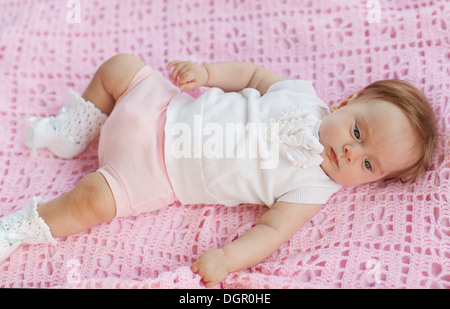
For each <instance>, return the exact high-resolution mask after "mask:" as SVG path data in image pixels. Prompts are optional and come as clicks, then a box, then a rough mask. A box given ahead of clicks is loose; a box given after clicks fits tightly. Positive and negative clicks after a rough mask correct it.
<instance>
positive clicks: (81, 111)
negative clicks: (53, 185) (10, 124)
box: [25, 90, 108, 159]
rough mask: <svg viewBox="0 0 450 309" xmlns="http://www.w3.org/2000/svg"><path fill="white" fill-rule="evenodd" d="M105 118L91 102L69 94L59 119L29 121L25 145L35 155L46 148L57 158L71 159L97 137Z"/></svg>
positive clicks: (73, 92)
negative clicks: (39, 149) (37, 150)
mask: <svg viewBox="0 0 450 309" xmlns="http://www.w3.org/2000/svg"><path fill="white" fill-rule="evenodd" d="M107 117H108V116H107V115H106V114H104V113H103V112H102V111H101V110H99V109H98V108H97V107H96V106H95V105H94V104H93V103H92V102H89V101H86V100H85V99H84V98H83V97H81V96H80V95H79V94H78V93H76V92H75V91H73V90H69V99H68V102H67V105H66V106H65V107H64V108H62V109H61V111H60V113H59V115H58V116H56V117H46V118H40V117H30V118H31V120H33V122H32V123H31V124H30V126H29V127H28V129H27V131H26V133H25V145H27V146H28V147H29V148H30V149H31V150H32V152H33V154H34V155H36V149H37V148H47V149H48V150H50V151H51V152H53V154H55V155H56V156H58V157H60V158H63V159H70V158H73V157H75V156H76V155H78V154H80V153H81V152H82V151H83V150H84V149H85V148H86V147H87V146H88V145H89V143H90V142H91V141H92V140H93V139H94V138H95V137H97V136H98V134H99V133H100V129H101V127H102V126H103V124H104V123H105V121H106V119H107Z"/></svg>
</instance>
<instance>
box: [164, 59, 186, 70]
mask: <svg viewBox="0 0 450 309" xmlns="http://www.w3.org/2000/svg"><path fill="white" fill-rule="evenodd" d="M181 62H183V61H182V60H172V61H170V62H169V63H168V64H167V69H168V70H170V68H172V67H173V66H175V65H177V64H179V63H181Z"/></svg>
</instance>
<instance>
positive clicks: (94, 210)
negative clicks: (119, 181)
mask: <svg viewBox="0 0 450 309" xmlns="http://www.w3.org/2000/svg"><path fill="white" fill-rule="evenodd" d="M74 193H75V194H74V195H73V198H74V204H75V205H77V206H76V207H77V209H78V211H80V212H81V214H82V215H84V216H86V220H95V221H98V222H108V221H111V220H112V219H113V218H114V217H115V202H114V197H113V195H112V193H111V190H110V189H109V186H108V184H107V182H106V180H105V179H104V178H103V176H102V175H101V174H100V173H92V174H89V175H87V176H85V177H84V178H83V179H82V180H81V181H80V182H79V183H78V185H77V186H76V188H75V192H74Z"/></svg>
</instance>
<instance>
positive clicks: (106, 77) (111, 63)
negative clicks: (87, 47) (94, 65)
mask: <svg viewBox="0 0 450 309" xmlns="http://www.w3.org/2000/svg"><path fill="white" fill-rule="evenodd" d="M144 66H145V62H143V61H142V60H141V59H140V58H138V57H136V56H133V55H130V54H117V55H115V56H113V57H111V58H110V59H108V60H107V61H105V62H104V63H103V64H102V65H101V66H100V68H99V69H98V71H97V74H99V75H100V77H101V79H102V82H103V85H104V87H105V88H106V90H107V91H108V92H109V93H110V94H112V95H113V97H114V99H117V98H118V97H120V96H121V95H122V94H123V92H124V91H125V90H126V89H127V88H128V86H129V85H130V83H131V81H132V80H133V78H134V76H135V75H136V73H137V72H138V71H139V70H140V69H141V68H142V67H144Z"/></svg>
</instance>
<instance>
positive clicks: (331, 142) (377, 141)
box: [0, 54, 435, 287]
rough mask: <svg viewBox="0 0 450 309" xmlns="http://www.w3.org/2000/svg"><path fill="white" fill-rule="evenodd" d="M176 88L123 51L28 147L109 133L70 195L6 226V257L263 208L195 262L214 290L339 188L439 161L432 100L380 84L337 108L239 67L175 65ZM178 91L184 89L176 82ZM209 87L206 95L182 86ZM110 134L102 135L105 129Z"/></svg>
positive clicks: (53, 146)
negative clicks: (110, 229) (108, 230)
mask: <svg viewBox="0 0 450 309" xmlns="http://www.w3.org/2000/svg"><path fill="white" fill-rule="evenodd" d="M167 68H168V69H173V71H172V81H173V83H171V82H170V81H168V80H167V79H165V78H164V77H163V76H162V75H161V73H159V72H157V71H155V70H152V69H151V68H150V67H149V66H147V65H146V64H145V63H144V62H142V61H141V60H140V59H138V58H136V57H134V56H131V55H126V54H119V55H116V56H114V57H112V58H111V59H109V60H108V61H106V62H105V63H103V64H102V65H101V66H100V68H99V69H98V70H97V72H96V73H95V75H94V77H93V79H92V80H91V82H90V83H89V85H88V87H87V89H86V90H85V92H84V93H83V95H82V96H80V95H79V94H77V93H75V92H73V91H70V92H69V99H68V103H67V105H66V106H65V107H64V108H63V109H62V110H61V112H60V114H59V115H58V116H56V117H48V118H36V119H34V121H33V122H32V124H31V125H30V127H29V128H28V130H27V132H26V136H25V143H26V145H27V146H28V147H30V148H31V149H32V151H33V152H34V153H35V152H36V149H37V148H47V149H48V150H50V151H52V152H53V153H54V154H55V155H56V156H58V157H61V158H72V157H74V156H76V155H77V154H79V153H80V152H82V151H83V150H84V149H85V148H86V146H87V145H88V144H89V143H90V142H91V141H92V140H93V139H94V138H95V137H96V136H97V135H98V134H99V133H100V142H99V162H100V168H99V170H98V171H96V172H94V173H91V174H88V175H87V176H85V177H84V178H83V179H82V180H81V181H80V182H79V183H78V184H77V185H76V187H75V188H74V189H73V190H71V191H70V192H68V193H66V194H63V195H62V196H60V197H58V198H56V199H54V200H52V201H49V202H47V203H46V202H44V201H42V200H41V199H39V198H35V199H34V200H33V202H32V204H31V205H30V206H29V207H26V208H23V209H21V210H19V211H17V212H15V213H13V214H10V215H8V216H5V217H4V218H1V219H0V262H1V261H3V260H4V259H6V258H7V257H8V256H9V255H10V254H11V252H12V251H13V250H15V249H16V248H17V247H18V246H20V245H21V244H24V243H25V244H55V242H56V238H58V237H64V236H68V235H73V234H77V233H80V232H81V231H83V230H86V229H88V228H90V227H92V226H94V225H97V224H100V223H104V222H109V221H111V220H112V219H114V218H118V217H125V216H136V215H138V214H141V213H145V212H149V211H155V210H157V209H160V208H162V207H165V206H167V205H170V204H172V203H174V202H176V201H179V202H181V203H183V204H223V205H226V206H236V205H239V204H241V203H254V204H265V205H267V206H268V207H269V208H270V209H269V210H268V211H267V212H265V213H264V214H263V215H262V217H261V218H260V219H259V221H258V222H257V224H256V225H255V226H254V227H253V228H251V229H250V230H248V231H247V232H246V233H245V234H244V235H242V236H241V237H239V238H238V239H236V240H235V241H233V242H232V243H229V244H227V245H225V246H224V247H223V248H219V249H212V250H210V251H207V252H206V253H204V254H203V255H201V256H200V258H199V259H198V260H197V261H196V262H195V263H194V264H192V266H191V269H192V271H193V272H194V273H198V274H199V275H200V276H201V278H202V280H203V281H204V283H205V284H206V286H207V287H211V286H214V285H216V284H218V283H219V282H220V281H222V280H223V279H224V278H225V277H226V276H227V275H228V274H229V273H230V272H235V271H239V270H241V269H244V268H248V267H251V266H253V265H256V264H258V263H259V262H261V261H263V260H264V259H265V258H267V257H269V256H270V255H271V254H272V253H273V252H274V251H276V250H277V249H278V248H279V247H280V246H281V245H282V244H283V243H284V242H286V241H288V240H289V239H290V238H291V237H292V236H293V235H294V233H295V232H296V231H297V230H298V229H299V228H300V227H301V226H302V225H303V224H304V223H305V222H306V221H308V220H309V219H311V218H312V217H313V216H314V215H315V214H316V213H317V212H318V211H319V210H320V209H321V206H322V205H323V204H325V203H326V202H327V200H328V199H329V197H330V196H331V195H332V194H334V193H335V192H336V191H338V190H339V188H340V187H341V186H342V185H344V186H355V185H359V184H363V183H369V182H375V181H379V180H382V181H394V180H400V181H402V182H411V181H414V180H415V179H416V177H417V176H418V175H419V173H421V172H422V171H424V170H425V169H426V167H427V165H428V163H429V161H430V157H431V153H432V150H433V144H434V138H435V133H434V132H435V130H434V126H435V120H434V116H433V113H432V110H431V108H430V106H429V104H428V102H427V100H426V98H425V97H424V95H423V94H422V93H421V92H420V91H419V90H418V89H416V88H415V87H414V86H412V85H410V84H408V83H406V82H403V81H399V80H387V81H379V82H375V83H372V84H370V85H369V86H367V87H366V88H364V89H363V90H362V91H360V92H359V93H355V94H353V95H351V96H350V97H348V98H347V99H345V100H343V101H341V102H339V103H338V104H335V105H333V106H332V107H331V113H330V110H329V108H328V106H327V105H326V104H325V103H324V102H322V101H321V100H320V99H319V98H318V97H317V95H316V93H315V91H314V88H313V86H312V83H311V82H309V81H301V80H289V79H286V78H283V77H281V76H279V75H277V74H275V73H272V72H270V71H268V70H266V69H265V68H263V67H261V66H258V65H254V64H250V63H240V62H222V63H212V64H206V65H197V64H195V63H192V62H186V61H178V60H177V61H172V62H170V63H169V64H168V66H167ZM174 84H178V87H177V86H175V85H174ZM201 86H207V87H211V89H209V90H207V91H206V92H205V93H203V94H202V95H201V96H200V97H199V98H193V97H192V96H190V95H188V94H186V93H184V92H182V90H192V89H194V88H197V87H201ZM100 131H101V132H100Z"/></svg>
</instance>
